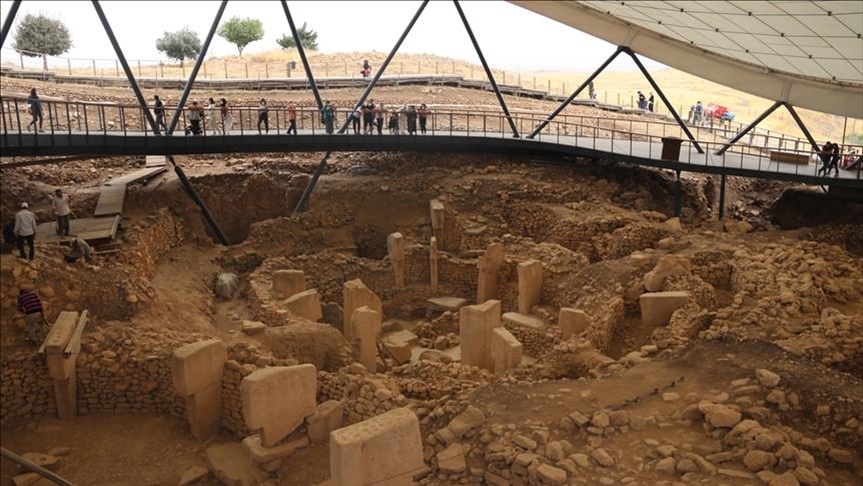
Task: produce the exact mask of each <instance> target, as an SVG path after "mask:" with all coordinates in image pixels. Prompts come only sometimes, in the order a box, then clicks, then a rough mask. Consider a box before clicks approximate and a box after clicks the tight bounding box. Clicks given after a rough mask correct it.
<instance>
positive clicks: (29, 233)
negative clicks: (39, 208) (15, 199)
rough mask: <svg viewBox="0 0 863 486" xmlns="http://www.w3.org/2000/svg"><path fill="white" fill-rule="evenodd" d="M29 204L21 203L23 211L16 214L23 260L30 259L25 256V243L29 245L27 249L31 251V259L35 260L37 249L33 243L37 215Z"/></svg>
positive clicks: (20, 251) (19, 246) (18, 238)
mask: <svg viewBox="0 0 863 486" xmlns="http://www.w3.org/2000/svg"><path fill="white" fill-rule="evenodd" d="M29 207H30V205H29V204H27V203H26V202H22V203H21V210H20V211H18V212H17V213H15V236H16V237H17V240H18V253H19V256H20V257H21V258H28V256H27V255H25V254H24V243H27V248H29V250H30V254H29V258H30V260H32V259H33V256H34V255H35V249H34V248H33V241H34V240H35V238H36V215H35V214H33V212H32V211H30V210H29V209H28V208H29Z"/></svg>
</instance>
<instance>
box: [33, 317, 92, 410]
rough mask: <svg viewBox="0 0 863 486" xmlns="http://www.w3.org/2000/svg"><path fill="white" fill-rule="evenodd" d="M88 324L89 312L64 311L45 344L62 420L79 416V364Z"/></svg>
mask: <svg viewBox="0 0 863 486" xmlns="http://www.w3.org/2000/svg"><path fill="white" fill-rule="evenodd" d="M86 324H87V311H83V312H82V313H81V318H80V319H79V318H78V313H77V312H69V311H65V312H61V313H60V315H59V316H57V320H56V321H55V322H54V325H53V326H52V327H51V331H50V332H49V333H48V336H46V337H45V341H44V343H43V344H42V350H44V352H45V361H46V362H47V364H48V374H49V375H50V376H51V379H52V380H53V382H54V400H55V401H56V402H57V415H58V416H59V417H60V419H61V420H69V419H73V418H75V417H76V416H77V415H78V382H77V372H76V364H77V362H78V353H79V352H80V351H81V333H82V332H83V331H84V326H85V325H86Z"/></svg>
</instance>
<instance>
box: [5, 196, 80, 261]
mask: <svg viewBox="0 0 863 486" xmlns="http://www.w3.org/2000/svg"><path fill="white" fill-rule="evenodd" d="M50 199H51V211H52V212H53V213H54V217H55V218H56V223H57V228H56V232H57V236H62V237H68V238H70V239H71V240H70V241H69V251H68V252H66V253H65V254H64V257H65V259H66V261H67V262H69V263H74V262H76V261H77V260H78V259H80V258H84V260H85V261H87V262H90V259H91V257H92V250H91V248H90V245H89V244H88V243H87V242H86V241H85V240H84V239H83V238H82V237H81V236H80V235H71V233H70V230H69V218H70V216H71V214H72V210H71V209H70V208H69V195H68V194H66V193H65V192H63V190H62V189H57V190H55V191H54V194H53V195H51V196H50ZM36 231H37V223H36V214H35V213H33V211H31V210H30V204H29V203H28V202H26V201H25V202H22V203H21V209H20V210H19V211H18V212H17V213H15V217H13V218H12V219H11V220H9V221H8V222H7V223H6V224H5V225H3V244H2V251H3V252H4V253H12V251H13V250H14V249H15V248H17V249H18V256H19V257H20V258H22V259H28V260H33V258H34V257H35V256H36V249H35V240H36ZM25 246H26V247H27V251H26V252H25V250H24V247H25Z"/></svg>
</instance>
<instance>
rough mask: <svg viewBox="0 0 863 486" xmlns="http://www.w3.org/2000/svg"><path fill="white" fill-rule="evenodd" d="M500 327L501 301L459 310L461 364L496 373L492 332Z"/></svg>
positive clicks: (492, 301)
mask: <svg viewBox="0 0 863 486" xmlns="http://www.w3.org/2000/svg"><path fill="white" fill-rule="evenodd" d="M498 327H500V301H499V300H488V301H486V302H484V303H482V304H479V305H468V306H464V307H462V308H461V309H459V338H460V340H461V362H462V364H464V365H468V366H477V367H480V368H483V369H486V370H488V371H492V372H493V371H494V360H493V359H492V357H491V332H492V330H494V329H495V328H498Z"/></svg>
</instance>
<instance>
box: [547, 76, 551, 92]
mask: <svg viewBox="0 0 863 486" xmlns="http://www.w3.org/2000/svg"><path fill="white" fill-rule="evenodd" d="M547 91H548V92H549V93H551V80H550V79H549V80H548V90H547Z"/></svg>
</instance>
